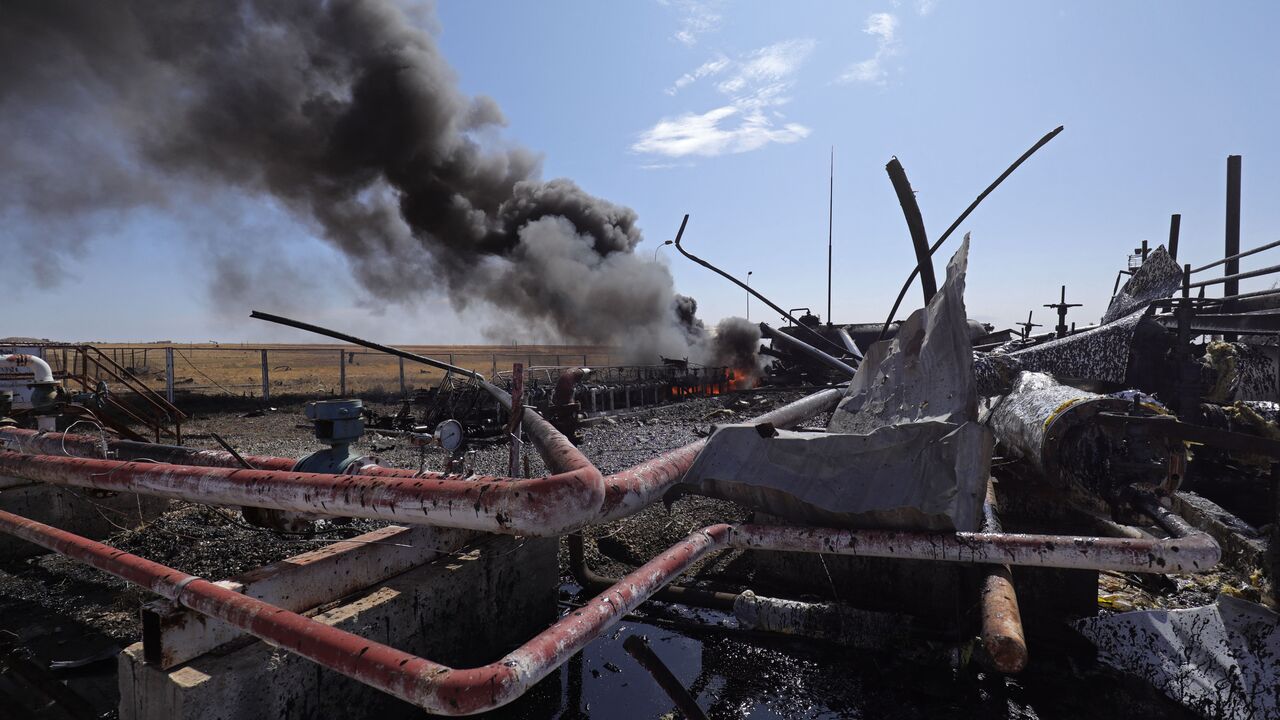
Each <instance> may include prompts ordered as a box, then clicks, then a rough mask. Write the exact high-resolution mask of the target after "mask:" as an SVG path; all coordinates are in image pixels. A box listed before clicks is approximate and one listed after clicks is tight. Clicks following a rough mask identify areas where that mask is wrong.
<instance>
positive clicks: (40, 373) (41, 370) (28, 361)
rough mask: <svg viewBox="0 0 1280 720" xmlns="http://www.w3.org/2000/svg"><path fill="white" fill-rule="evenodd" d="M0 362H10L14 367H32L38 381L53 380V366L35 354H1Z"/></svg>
mask: <svg viewBox="0 0 1280 720" xmlns="http://www.w3.org/2000/svg"><path fill="white" fill-rule="evenodd" d="M0 362H3V363H8V364H10V365H13V366H14V367H27V366H30V367H31V373H32V374H33V375H35V382H36V383H51V382H53V368H51V367H49V363H47V362H45V361H44V360H43V359H41V358H39V357H36V356H35V355H18V354H12V355H0Z"/></svg>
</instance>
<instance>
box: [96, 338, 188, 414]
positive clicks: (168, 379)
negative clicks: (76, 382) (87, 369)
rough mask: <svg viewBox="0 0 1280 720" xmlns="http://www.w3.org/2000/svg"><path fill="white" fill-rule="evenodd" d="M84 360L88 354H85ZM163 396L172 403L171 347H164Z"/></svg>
mask: <svg viewBox="0 0 1280 720" xmlns="http://www.w3.org/2000/svg"><path fill="white" fill-rule="evenodd" d="M85 360H86V362H87V361H88V356H87V355H86V356H85ZM164 397H165V399H166V400H168V401H169V402H170V403H171V404H172V403H173V348H172V347H167V348H165V349H164Z"/></svg>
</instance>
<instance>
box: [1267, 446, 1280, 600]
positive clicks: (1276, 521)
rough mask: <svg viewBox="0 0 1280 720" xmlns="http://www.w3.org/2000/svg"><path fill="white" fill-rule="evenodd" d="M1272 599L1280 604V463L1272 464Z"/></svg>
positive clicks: (1270, 552)
mask: <svg viewBox="0 0 1280 720" xmlns="http://www.w3.org/2000/svg"><path fill="white" fill-rule="evenodd" d="M1269 554H1270V555H1271V597H1272V598H1273V599H1274V600H1276V601H1277V602H1280V463H1271V547H1270V551H1269Z"/></svg>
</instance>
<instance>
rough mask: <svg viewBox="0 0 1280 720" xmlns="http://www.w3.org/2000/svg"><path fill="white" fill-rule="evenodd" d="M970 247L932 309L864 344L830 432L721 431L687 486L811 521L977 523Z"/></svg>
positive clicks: (985, 456) (929, 525) (972, 526)
mask: <svg viewBox="0 0 1280 720" xmlns="http://www.w3.org/2000/svg"><path fill="white" fill-rule="evenodd" d="M968 250H969V245H968V242H967V241H966V242H965V243H963V244H962V245H961V246H960V249H959V250H958V251H957V252H956V254H955V256H954V257H952V259H951V262H950V263H949V264H948V265H947V280H946V282H945V283H943V286H942V288H941V289H940V290H939V291H938V292H937V294H935V295H934V297H933V299H932V300H931V301H930V302H929V306H928V307H927V308H924V309H921V310H917V311H916V312H914V313H912V315H911V317H909V318H908V319H907V320H906V322H904V323H903V324H902V326H901V327H900V328H899V330H898V334H897V335H896V336H895V337H894V338H893V339H892V340H888V341H884V342H880V343H876V344H875V345H873V346H872V347H871V348H870V350H869V351H868V352H867V354H866V358H865V359H864V360H863V362H862V364H861V365H859V367H858V372H857V374H856V375H855V376H854V379H853V382H852V383H851V384H850V387H849V391H848V393H847V397H846V398H845V399H844V400H843V401H842V402H841V404H840V406H839V408H837V410H836V412H835V413H834V414H833V417H832V420H831V422H830V424H829V425H828V428H827V429H828V432H826V433H800V432H774V431H772V430H771V429H764V428H761V429H760V431H758V430H757V427H756V426H755V425H753V424H749V425H729V426H725V427H721V428H718V429H717V430H716V432H715V433H714V434H713V435H712V436H711V438H710V440H709V441H708V442H707V447H706V448H705V449H704V450H703V451H702V453H701V454H700V455H699V456H698V459H697V461H696V462H695V463H694V465H693V467H691V468H690V469H689V472H688V473H687V474H686V475H685V478H684V483H685V484H686V485H692V486H694V487H696V492H699V493H701V494H706V495H711V496H714V497H721V498H725V499H729V500H734V501H735V502H739V503H741V504H743V505H746V506H748V507H752V508H757V509H761V510H765V511H766V512H769V513H771V514H774V515H779V516H781V517H785V518H787V519H790V520H796V521H800V522H805V523H810V524H823V525H833V526H838V527H850V526H852V527H883V528H897V529H917V530H952V529H954V530H966V531H968V530H976V529H977V528H978V525H979V522H980V519H981V515H982V499H983V496H984V494H985V491H986V484H987V478H988V476H989V471H990V464H991V447H992V440H991V434H990V432H989V431H988V430H987V429H986V428H985V427H983V426H981V425H979V424H978V422H977V393H976V390H975V388H974V385H973V373H972V362H973V355H972V349H971V345H970V342H969V325H968V320H967V318H966V315H965V307H964V277H965V269H966V264H967V258H968Z"/></svg>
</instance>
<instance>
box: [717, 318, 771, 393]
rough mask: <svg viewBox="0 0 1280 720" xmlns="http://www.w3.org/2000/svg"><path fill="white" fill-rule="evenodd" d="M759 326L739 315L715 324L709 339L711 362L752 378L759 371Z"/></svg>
mask: <svg viewBox="0 0 1280 720" xmlns="http://www.w3.org/2000/svg"><path fill="white" fill-rule="evenodd" d="M759 348H760V326H759V325H756V324H755V323H753V322H751V321H750V320H744V319H742V318H739V317H730V318H725V319H723V320H721V321H720V322H719V323H717V324H716V332H715V335H714V336H713V337H712V340H711V364H713V365H716V366H725V367H730V368H733V369H734V370H737V371H739V372H743V373H745V374H746V376H747V377H748V378H751V379H754V378H755V377H756V375H758V374H759V372H760V365H759V363H760V355H759Z"/></svg>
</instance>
